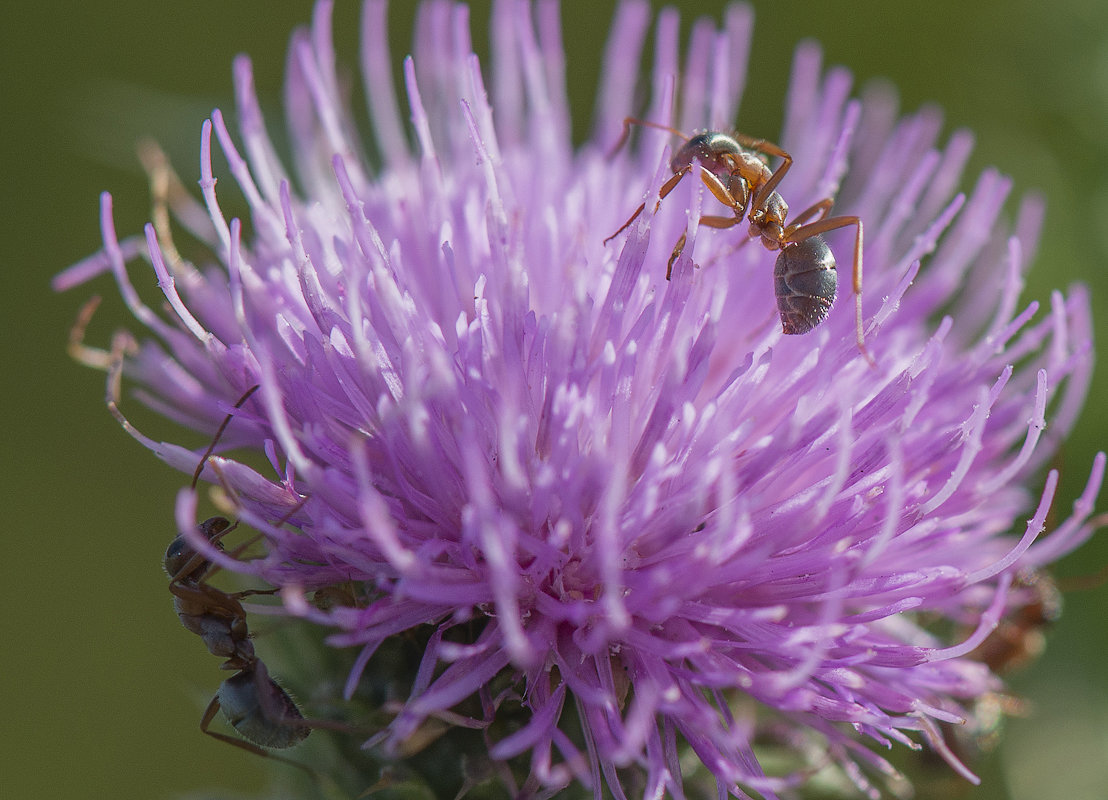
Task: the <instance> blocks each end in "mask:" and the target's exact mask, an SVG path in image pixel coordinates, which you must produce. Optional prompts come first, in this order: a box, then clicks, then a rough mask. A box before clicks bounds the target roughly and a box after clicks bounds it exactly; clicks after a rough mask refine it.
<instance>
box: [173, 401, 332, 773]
mask: <svg viewBox="0 0 1108 800" xmlns="http://www.w3.org/2000/svg"><path fill="white" fill-rule="evenodd" d="M257 389H258V387H257V386H254V387H252V388H251V389H249V390H248V391H247V392H246V393H245V394H244V395H243V396H242V397H241V398H239V400H238V402H236V403H235V406H234V407H235V409H239V408H241V407H242V406H243V404H244V403H246V401H247V400H248V399H250V396H251V395H252V394H253V393H254V392H255V391H256V390H257ZM233 416H234V413H233V412H232V413H231V414H228V415H227V417H226V419H224V421H223V424H222V425H220V427H219V430H218V431H217V432H216V435H215V438H214V439H213V441H212V443H211V445H210V446H209V447H208V449H207V450H206V451H205V453H204V455H203V456H202V457H201V459H200V464H199V465H198V466H197V468H196V472H195V473H194V474H193V479H192V487H193V488H194V489H195V488H196V483H197V481H198V480H199V478H200V474H201V472H203V469H204V464H205V463H206V462H207V460H208V458H209V456H211V454H212V452H213V451H214V450H215V446H216V444H217V443H218V441H219V439H220V437H221V436H222V435H223V432H224V430H226V428H227V425H228V424H229V423H230V421H231V418H232V417H233ZM236 526H237V523H234V524H232V523H231V522H230V521H229V520H227V519H226V518H225V517H212V518H210V519H207V520H205V521H204V522H202V523H200V525H199V526H198V527H199V530H200V532H201V533H202V534H203V535H204V537H205V538H206V539H207V540H208V541H209V542H211V543H212V544H213V545H215V546H216V547H219V548H220V549H222V545H221V544H220V542H219V540H220V539H221V538H223V537H224V536H225V535H226V534H228V533H230V532H231V531H232V530H234V529H235V527H236ZM164 566H165V570H166V572H167V573H169V576H170V582H169V591H170V592H171V593H172V594H173V606H174V609H175V610H176V612H177V616H178V617H179V618H180V620H181V624H182V625H184V626H185V628H186V629H188V630H189V631H192V632H193V633H195V634H197V635H198V636H200V638H201V639H203V640H204V644H205V645H206V646H207V648H208V651H209V652H210V653H211V654H212V655H215V656H219V657H220V658H225V659H226V661H224V662H223V664H222V665H221V668H222V669H228V670H236V672H235V674H234V675H232V676H231V677H229V678H227V679H226V680H225V681H223V683H222V684H220V687H219V690H218V691H217V692H216V695H215V697H213V698H212V701H211V702H210V703H209V704H208V707H207V709H206V710H205V711H204V716H203V717H202V718H201V720H200V730H201V731H203V732H204V733H206V734H207V735H209V736H212V737H214V738H216V739H219V740H220V741H224V742H227V743H228V744H232V745H234V746H235V747H241V748H242V749H244V750H247V751H249V752H251V753H256V754H257V755H261V756H265V757H267V758H275V759H278V760H280V761H285V762H286V763H289V764H292V765H294V766H297V767H300V768H302V769H306V770H308V771H309V772H311V770H310V769H309V768H308V767H305V766H304V765H303V764H299V763H297V762H295V761H292V760H289V759H284V758H281V757H280V756H276V755H274V754H272V753H269V752H267V751H266V750H264V749H262V748H265V747H270V748H276V749H283V748H288V747H292V746H293V745H296V744H299V743H300V742H302V741H303V740H304V739H306V738H307V736H308V734H309V733H310V732H311V726H310V724H309V723H308V722H307V721H306V720H305V719H304V716H303V715H302V714H301V713H300V709H299V708H297V706H296V703H295V702H294V701H293V699H292V698H291V697H289V695H288V693H287V692H286V691H285V690H284V689H282V688H281V687H280V686H278V685H277V683H276V682H275V681H274V680H273V679H272V678H270V677H269V672H268V671H267V670H266V667H265V664H263V663H262V660H261V659H260V658H258V657H257V655H255V653H254V644H253V642H252V641H251V639H250V632H249V629H248V628H247V624H246V611H245V609H244V608H243V606H242V602H241V600H242V598H244V597H248V596H250V595H255V594H271V593H272V592H273V591H274V590H265V589H255V590H246V591H242V592H235V593H228V592H223V591H220V590H219V589H216V588H215V587H214V586H212V585H211V584H209V583H207V582H206V580H205V579H206V578H207V577H208V576H209V575H210V574H211V573H212V572H214V570H215V567H214V565H213V564H212V562H211V561H210V560H208V559H206V558H204V557H203V556H202V555H200V554H199V553H197V552H196V551H195V550H194V549H193V548H192V546H191V545H189V543H188V542H187V541H186V540H185V538H184V537H183V536H180V535H178V536H177V537H176V538H175V539H174V540H173V541H172V542H170V544H169V547H168V548H167V549H166V551H165V560H164ZM220 709H222V711H223V715H224V717H225V718H226V719H227V722H228V723H230V725H231V727H233V728H234V729H235V730H236V731H237V732H238V733H239V734H240V735H241V736H243V737H244V739H245V740H246V741H243V740H242V739H236V738H234V737H232V736H227V735H225V734H222V733H219V732H217V731H213V730H210V728H209V726H210V725H211V722H212V720H213V719H214V718H215V715H216V713H218V712H219V711H220Z"/></svg>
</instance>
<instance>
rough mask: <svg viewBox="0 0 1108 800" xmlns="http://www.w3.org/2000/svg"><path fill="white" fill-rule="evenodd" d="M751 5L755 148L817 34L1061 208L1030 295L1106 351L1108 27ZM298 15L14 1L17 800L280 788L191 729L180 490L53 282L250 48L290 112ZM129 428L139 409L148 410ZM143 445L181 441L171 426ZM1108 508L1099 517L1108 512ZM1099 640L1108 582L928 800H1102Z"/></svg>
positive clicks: (205, 672)
mask: <svg viewBox="0 0 1108 800" xmlns="http://www.w3.org/2000/svg"><path fill="white" fill-rule="evenodd" d="M337 5H338V8H337V9H336V14H335V19H336V28H337V42H338V49H339V53H340V56H341V57H342V58H343V59H344V60H345V62H346V63H347V64H349V65H353V64H354V63H355V61H354V59H355V58H356V52H357V51H356V37H357V27H358V25H357V18H358V13H359V12H358V5H357V2H356V0H338V3H337ZM473 5H474V7H473V14H472V16H473V20H474V25H475V30H474V40H475V42H476V43H477V45H478V47H479V48H480V49H481V52H482V54H484V53H485V52H487V46H486V42H487V33H486V31H487V26H486V24H485V23H486V19H487V16H488V5H487V3H474V4H473ZM678 5H679V6H684V8H683V19H684V20H685V22H686V27H687V23H688V21H689V20H690V19H691V18H692V15H693V14H708V15H712V16H715V17H717V18H718V17H719V14H720V12H721V10H722V8H723V5H724V4H723V3H722V2H719V0H713V1H712V2H698V3H692V2H689V3H679V4H678ZM753 5H754V7H755V13H756V27H755V42H754V55H753V64H752V66H751V69H750V73H749V74H750V84H749V86H748V89H747V92H746V95H745V97H744V101H743V109H742V118H741V120H740V127H741V128H742V129H743V130H744V131H746V132H749V133H753V134H757V135H763V136H767V137H771V138H772V137H774V136H775V135H776V134H777V132H778V131H779V128H780V118H781V111H782V97H783V89H784V82H785V81H786V80H787V78H788V73H789V67H790V63H791V58H792V52H793V49H794V47H795V45H796V43H797V41H798V40H800V39H801V38H805V37H814V38H817V39H818V40H819V41H820V42H821V43H822V45H823V47H824V50H825V54H826V62H827V63H829V64H843V65H846V66H847V67H849V68H850V69H851V70H852V71H853V73H854V75H855V76H856V79H857V81H858V83H859V84H861V83H863V82H865V81H868V80H871V79H873V78H877V77H885V78H888V79H889V80H890V81H892V83H894V84H895V85H896V86H897V87H898V89H899V91H900V95H901V98H902V108H903V109H905V110H914V109H916V108H918V107H919V106H920V105H921V104H924V103H937V104H939V105H941V106H942V107H943V108H944V109H945V112H946V119H947V128H946V133H947V134H948V133H949V132H950V131H951V130H953V129H954V128H957V127H968V128H971V129H972V130H974V131H975V133H976V135H977V148H976V151H975V156H974V158H973V160H972V162H971V168H970V171H969V173H968V175H969V177H968V178H967V183H968V184H970V185H972V179H973V176H975V175H976V173H977V172H978V171H980V169H981V168H982V167H984V166H986V165H990V164H995V165H997V166H999V167H1000V168H1001V169H1002V170H1003V171H1005V172H1008V173H1010V174H1012V175H1014V177H1015V180H1016V186H1017V190H1030V189H1039V190H1041V191H1043V192H1044V193H1045V194H1046V195H1047V198H1048V201H1049V205H1048V216H1047V225H1046V230H1045V232H1044V237H1043V246H1042V249H1041V252H1040V256H1039V259H1038V262H1037V264H1036V266H1035V269H1034V271H1033V272H1032V274H1031V278H1030V282H1029V285H1028V290H1027V295H1028V296H1030V297H1037V298H1040V299H1046V298H1047V296H1048V292H1049V289H1050V288H1052V287H1056V286H1066V285H1068V284H1070V283H1071V282H1073V281H1077V280H1080V281H1084V282H1086V283H1087V284H1089V285H1090V287H1091V290H1092V294H1093V298H1094V304H1095V306H1096V308H1097V309H1098V311H1099V317H1098V321H1099V323H1100V326H1099V328H1100V335H1099V336H1098V340H1099V343H1100V345H1101V347H1102V348H1103V347H1106V346H1108V345H1106V344H1105V343H1106V342H1108V337H1106V336H1105V335H1104V328H1105V325H1106V324H1108V276H1106V275H1105V274H1104V271H1103V270H1102V268H1101V267H1102V265H1103V264H1104V263H1105V261H1106V256H1108V224H1106V222H1105V218H1106V217H1108V143H1106V142H1108V136H1106V135H1105V134H1106V132H1108V124H1106V123H1108V4H1105V3H1103V1H1102V0H1058V1H1057V2H1055V3H1053V4H1051V7H1050V9H1049V10H1047V8H1046V4H1044V3H1042V2H1041V1H1040V0H1015V2H1003V3H1002V2H996V1H995V0H994V1H991V2H988V1H986V2H978V3H975V4H968V3H964V2H960V1H959V2H955V0H938V2H930V3H904V4H898V3H892V2H879V1H877V0H855V2H851V3H849V4H847V3H829V2H825V3H812V4H805V3H800V2H791V1H790V0H772V2H762V0H757V1H756V2H754V3H753ZM413 7H414V6H412V5H409V4H408V3H402V2H394V4H393V9H392V19H391V23H390V25H391V38H392V41H393V42H394V57H395V58H396V59H398V58H399V56H401V55H403V54H404V53H406V52H407V51H408V43H409V42H410V40H411V39H410V36H411V22H410V16H411V12H412V9H413ZM310 13H311V6H310V3H309V2H307V1H306V0H305V2H303V3H273V2H258V1H254V2H215V1H214V0H206V1H205V2H182V3H174V4H157V5H155V4H150V3H146V2H138V0H122V1H120V2H112V3H50V2H44V3H39V4H31V3H19V4H6V8H5V13H4V18H3V20H2V21H0V60H2V62H0V63H2V73H0V98H2V104H0V115H2V124H0V136H2V137H3V144H2V149H0V153H2V154H3V164H4V170H3V180H2V182H0V192H2V197H3V208H2V211H3V213H2V215H0V220H2V224H3V237H2V240H0V241H2V244H3V248H2V250H0V253H2V257H3V260H4V268H6V269H7V270H9V271H10V276H11V278H12V285H11V286H9V287H8V288H7V289H6V290H4V291H3V292H2V293H0V303H3V309H2V314H0V320H2V322H3V347H2V348H0V353H2V358H3V359H4V363H3V369H2V372H0V374H2V375H3V376H4V381H5V385H4V391H3V395H2V400H0V402H3V404H4V406H3V412H4V413H3V415H2V417H0V418H2V419H3V420H4V425H5V433H4V435H3V441H4V442H5V445H4V458H3V461H2V464H3V470H4V475H3V483H2V485H3V486H4V488H5V492H6V494H7V499H6V502H5V503H4V509H5V512H6V513H5V517H6V519H7V523H6V525H5V533H6V535H5V540H6V541H7V542H8V543H9V544H10V545H11V548H10V549H9V550H8V551H7V554H6V555H5V556H4V557H3V558H0V565H2V566H0V568H2V569H3V583H2V586H3V596H4V598H5V599H4V608H3V614H2V620H3V621H2V624H3V629H2V632H0V637H2V638H0V642H2V645H0V653H2V659H3V666H2V671H0V676H2V679H0V692H2V696H0V699H2V703H0V708H2V709H3V710H4V714H3V719H2V723H0V788H2V793H3V795H4V796H5V797H13V798H15V797H20V798H22V797H27V798H58V797H65V798H103V797H112V798H120V799H121V800H127V799H129V798H169V797H174V796H179V795H182V794H186V793H190V792H196V791H200V790H202V789H203V788H204V787H219V786H221V787H229V788H232V789H238V790H241V791H243V792H246V793H251V792H257V791H259V790H260V789H261V788H262V787H263V786H264V784H265V778H264V777H263V775H264V772H265V769H264V767H265V764H264V762H263V761H262V759H259V758H255V757H253V756H250V755H247V754H245V753H243V752H240V751H237V750H235V749H234V748H231V747H227V746H226V745H223V744H220V743H218V742H215V741H214V740H211V739H209V738H207V737H204V736H202V735H201V734H200V733H199V732H198V730H197V722H198V720H199V716H200V712H201V710H202V708H203V706H204V704H205V703H206V702H207V700H208V698H209V697H210V696H211V693H212V692H213V691H214V690H215V688H216V686H217V685H218V682H219V680H220V679H221V678H222V677H224V674H222V673H220V672H219V671H218V670H217V669H216V667H217V662H216V660H215V659H213V658H212V657H211V656H209V655H207V654H206V653H204V652H203V650H202V648H199V647H197V646H196V642H195V641H192V640H191V639H190V635H189V634H187V633H185V632H184V631H183V630H182V629H181V628H180V627H179V626H178V625H177V624H176V622H175V621H174V619H173V617H172V611H171V610H170V598H169V595H168V593H167V591H166V579H165V576H164V575H163V574H162V571H161V566H160V561H161V556H162V553H163V551H164V548H165V545H166V543H167V541H168V538H169V536H170V526H171V523H170V508H171V504H172V499H173V496H174V493H175V491H176V490H177V488H178V487H179V486H180V485H181V484H182V483H183V480H182V477H181V476H180V475H177V474H174V473H172V472H170V471H169V469H168V468H165V467H163V466H162V465H160V464H159V463H157V462H155V461H154V460H153V459H151V457H150V456H149V455H148V454H147V453H146V451H144V450H142V449H141V448H140V447H139V446H138V445H137V444H136V443H134V442H133V441H132V440H131V439H129V438H128V437H127V436H125V435H124V434H123V433H122V432H121V431H120V429H119V427H118V426H117V425H116V424H115V422H114V421H113V420H112V419H111V417H110V416H109V415H108V413H107V412H106V410H105V409H104V406H103V403H102V397H103V394H104V388H103V387H104V381H103V376H102V375H101V374H99V373H95V372H93V371H91V370H88V369H86V368H84V367H81V366H78V365H76V364H74V363H72V362H70V361H69V360H68V359H67V357H66V356H65V352H64V350H65V338H66V334H67V331H68V329H69V326H70V324H71V323H72V321H73V319H74V317H75V314H76V311H77V309H78V307H79V305H80V304H81V303H82V302H83V301H84V300H85V298H86V297H87V296H88V295H89V294H90V293H91V292H92V291H97V292H100V293H102V294H104V295H105V296H106V298H107V300H106V303H105V306H104V308H103V309H102V311H101V313H100V315H99V317H98V319H97V323H96V326H95V328H94V330H93V331H92V333H91V336H92V338H93V341H94V342H96V343H105V342H107V339H108V335H109V333H110V331H111V329H112V328H113V327H115V326H116V325H117V324H121V323H123V321H124V319H125V317H124V314H123V311H122V304H121V302H120V301H119V300H118V298H117V296H116V295H115V294H114V291H113V288H112V286H111V284H110V282H109V281H108V280H106V279H101V280H100V281H98V282H97V283H96V284H95V285H94V286H93V287H90V288H81V289H78V290H75V291H72V292H70V293H68V294H65V295H60V296H56V295H53V294H52V293H51V292H50V289H49V280H50V278H51V276H52V275H54V274H55V273H56V272H57V271H59V270H60V269H62V268H63V267H65V266H67V265H68V264H70V263H72V262H73V261H75V260H77V259H80V258H82V257H83V256H85V255H87V254H89V253H91V252H93V251H94V250H96V249H97V248H98V247H99V244H100V234H99V229H98V206H97V195H98V193H99V192H100V191H101V190H103V189H108V190H110V191H112V192H113V194H114V195H115V211H116V222H117V227H118V229H119V230H120V232H121V234H123V233H131V232H138V231H139V230H140V229H141V225H142V224H143V223H144V222H145V221H146V220H147V218H148V214H149V211H148V209H149V200H148V193H147V186H146V179H145V177H144V175H143V174H142V172H141V170H140V168H139V166H138V162H137V159H136V158H135V156H134V145H135V141H136V140H137V139H138V138H139V137H140V136H144V135H148V136H152V137H154V138H155V139H157V140H158V141H159V142H161V143H162V145H163V147H164V148H165V149H166V150H167V152H168V153H169V154H170V156H171V158H172V159H173V162H174V164H175V165H176V166H177V168H178V169H179V171H180V172H181V173H182V176H183V177H184V179H185V180H186V182H187V183H190V184H191V185H195V184H194V183H192V181H194V180H195V179H196V177H197V167H196V166H195V165H196V163H197V152H198V142H199V129H200V123H201V120H202V119H203V118H204V117H205V116H206V115H207V114H208V113H209V112H210V110H211V109H212V108H213V107H215V106H219V107H222V108H224V109H228V110H230V109H231V108H232V105H233V104H232V102H231V81H230V64H231V59H232V57H233V56H234V55H235V54H236V53H238V52H241V51H245V52H249V53H250V54H251V55H252V56H253V58H254V63H255V71H256V79H257V83H258V86H259V89H260V92H261V94H262V100H263V105H264V106H265V107H266V108H267V109H268V110H269V111H270V112H276V110H277V108H278V105H277V104H278V102H279V97H280V87H281V81H282V72H283V69H284V58H285V56H284V51H285V47H286V44H287V40H288V34H289V32H290V31H291V30H292V28H293V26H294V25H297V24H300V23H304V22H306V21H307V20H308V19H309V16H310ZM609 16H610V7H609V6H608V5H607V4H605V3H600V2H597V3H591V2H589V3H586V2H581V1H580V0H566V2H564V3H563V18H564V20H565V26H566V28H567V35H566V40H567V42H568V43H569V45H570V47H571V49H570V52H569V55H568V58H569V64H570V66H571V69H570V71H569V75H570V81H571V85H570V90H571V97H572V100H573V102H574V104H575V109H576V112H577V120H576V130H577V133H578V138H580V136H581V135H582V133H583V132H584V131H585V130H587V127H586V126H587V119H588V114H589V112H591V108H592V92H593V88H594V86H595V85H596V80H597V75H598V71H599V68H600V64H599V62H600V52H601V47H602V45H603V41H604V37H605V35H606V30H607V27H608V20H609ZM486 63H487V60H486ZM274 117H275V118H276V113H274ZM128 324H130V323H129V321H128ZM132 327H134V326H132ZM1106 376H1108V372H1106V371H1105V370H1104V369H1101V370H1099V371H1098V374H1097V378H1096V380H1095V382H1094V385H1093V389H1092V395H1091V397H1090V401H1089V403H1088V406H1087V407H1086V411H1085V414H1084V416H1083V418H1082V423H1081V427H1080V428H1079V429H1078V431H1077V433H1076V434H1075V435H1074V436H1073V437H1072V439H1071V441H1070V442H1069V444H1068V445H1067V447H1066V449H1065V451H1064V453H1063V456H1064V464H1063V468H1064V474H1063V489H1064V494H1063V495H1062V497H1061V499H1060V501H1059V503H1060V505H1059V506H1058V508H1059V509H1061V510H1062V513H1065V510H1066V509H1068V506H1069V504H1070V502H1072V498H1073V497H1074V496H1075V495H1076V493H1077V492H1078V491H1079V490H1080V488H1081V486H1082V485H1083V483H1084V481H1085V478H1086V476H1087V474H1088V469H1089V465H1090V463H1091V461H1092V457H1093V453H1094V452H1095V451H1096V450H1097V449H1098V448H1101V447H1105V446H1106V445H1108V436H1106V435H1105V424H1106V423H1105V418H1104V417H1101V416H1100V403H1101V402H1102V399H1101V398H1103V397H1104V396H1105V390H1106V386H1105V381H1106V379H1108V377H1106ZM129 408H130V410H131V411H132V412H134V410H135V405H134V403H133V402H132V403H131V404H130V406H129ZM147 419H148V418H147ZM148 427H150V426H148ZM150 432H151V433H153V434H155V435H160V436H165V437H169V436H171V435H172V434H173V432H172V431H171V430H170V429H168V428H165V427H163V428H161V429H158V428H157V426H156V425H154V426H153V429H152V430H151V431H150ZM186 441H189V442H190V443H194V444H198V445H199V444H200V443H201V441H200V437H195V436H194V437H192V438H189V439H187V440H186ZM1100 509H1101V510H1104V509H1108V495H1106V500H1105V501H1102V502H1101V504H1100ZM1106 563H1108V540H1106V539H1105V534H1101V537H1100V538H1099V539H1094V540H1093V542H1092V543H1090V545H1088V546H1087V547H1086V548H1085V549H1084V550H1082V551H1081V552H1080V553H1079V554H1078V555H1076V556H1074V557H1071V558H1070V559H1069V560H1067V561H1066V562H1065V563H1064V564H1062V565H1061V567H1060V568H1059V574H1061V575H1063V576H1064V575H1083V574H1088V573H1090V572H1094V571H1096V570H1097V569H1099V568H1100V567H1101V566H1102V565H1104V564H1106ZM1106 618H1108V587H1105V588H1101V589H1096V590H1092V591H1087V592H1082V593H1074V594H1071V595H1069V596H1068V598H1067V607H1066V614H1065V616H1064V617H1063V619H1062V621H1061V622H1060V623H1059V624H1058V625H1057V626H1056V628H1055V629H1054V631H1053V633H1052V636H1051V642H1050V647H1049V649H1048V651H1047V655H1046V656H1045V658H1043V659H1042V660H1041V661H1040V662H1038V663H1037V664H1036V665H1034V666H1033V667H1032V668H1030V669H1028V670H1026V671H1025V672H1023V673H1022V674H1020V675H1018V676H1016V677H1015V678H1014V685H1015V687H1016V688H1017V689H1018V690H1019V691H1021V692H1023V693H1025V694H1027V695H1029V696H1030V697H1032V698H1033V699H1034V702H1035V712H1036V713H1035V716H1034V717H1033V718H1031V719H1016V720H1012V721H1010V722H1009V724H1008V725H1007V737H1006V739H1005V742H1004V744H1003V745H1002V747H1001V748H1000V749H999V751H997V752H996V753H995V754H993V755H991V756H989V757H987V758H985V759H984V760H983V761H981V762H980V763H978V764H976V765H975V766H976V768H977V769H978V770H979V771H980V773H981V774H982V776H983V778H984V779H985V785H984V786H983V787H982V788H980V789H972V788H971V787H969V786H968V785H964V784H960V783H959V782H957V781H951V782H949V783H947V782H946V781H942V780H940V781H939V782H938V783H932V780H933V779H934V775H933V774H931V773H928V774H925V775H924V776H923V779H922V782H921V784H920V791H919V795H918V796H920V797H924V798H927V797H947V796H959V797H967V798H971V799H972V800H986V798H988V799H989V800H992V799H994V798H1011V799H1016V800H1023V798H1028V799H1030V798H1036V800H1041V799H1042V798H1067V799H1068V800H1083V799H1084V798H1089V800H1093V799H1094V798H1104V797H1106V796H1108V668H1106V662H1105V660H1104V654H1105V653H1106V652H1108V629H1106V626H1105V623H1104V621H1105V619H1106ZM908 761H909V762H910V761H911V759H908ZM940 775H942V773H940ZM939 785H943V786H944V787H945V788H942V789H940V788H937V787H938V786H939Z"/></svg>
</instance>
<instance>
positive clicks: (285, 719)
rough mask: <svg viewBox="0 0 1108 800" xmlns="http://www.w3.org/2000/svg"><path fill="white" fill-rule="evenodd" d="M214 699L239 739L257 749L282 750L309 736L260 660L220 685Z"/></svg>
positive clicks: (287, 698)
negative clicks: (248, 742)
mask: <svg viewBox="0 0 1108 800" xmlns="http://www.w3.org/2000/svg"><path fill="white" fill-rule="evenodd" d="M216 698H217V699H218V701H219V707H220V708H221V709H222V711H223V716H224V717H226V719H227V721H228V722H229V723H230V724H231V726H232V727H233V728H234V729H235V730H236V731H238V733H239V735H240V736H242V737H243V738H244V739H246V740H248V741H251V742H253V743H254V744H256V745H259V746H260V747H272V748H275V749H279V750H283V749H285V748H288V747H293V746H294V745H298V744H300V743H301V742H302V741H304V740H305V739H306V738H308V734H309V733H311V728H309V727H308V725H307V724H305V722H304V715H303V714H301V713H300V709H299V708H297V706H296V703H295V702H294V701H293V699H292V698H291V697H289V695H288V692H286V691H285V690H284V689H282V688H281V687H280V686H278V685H277V683H276V681H274V680H273V679H272V678H270V677H269V673H268V672H267V671H266V668H265V664H263V663H262V662H261V661H259V660H255V661H254V662H253V663H252V664H251V666H250V667H248V668H246V669H243V670H240V671H239V672H236V673H235V674H234V675H232V676H231V677H230V678H228V679H227V680H225V681H223V683H222V684H220V687H219V692H218V694H217V695H216Z"/></svg>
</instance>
